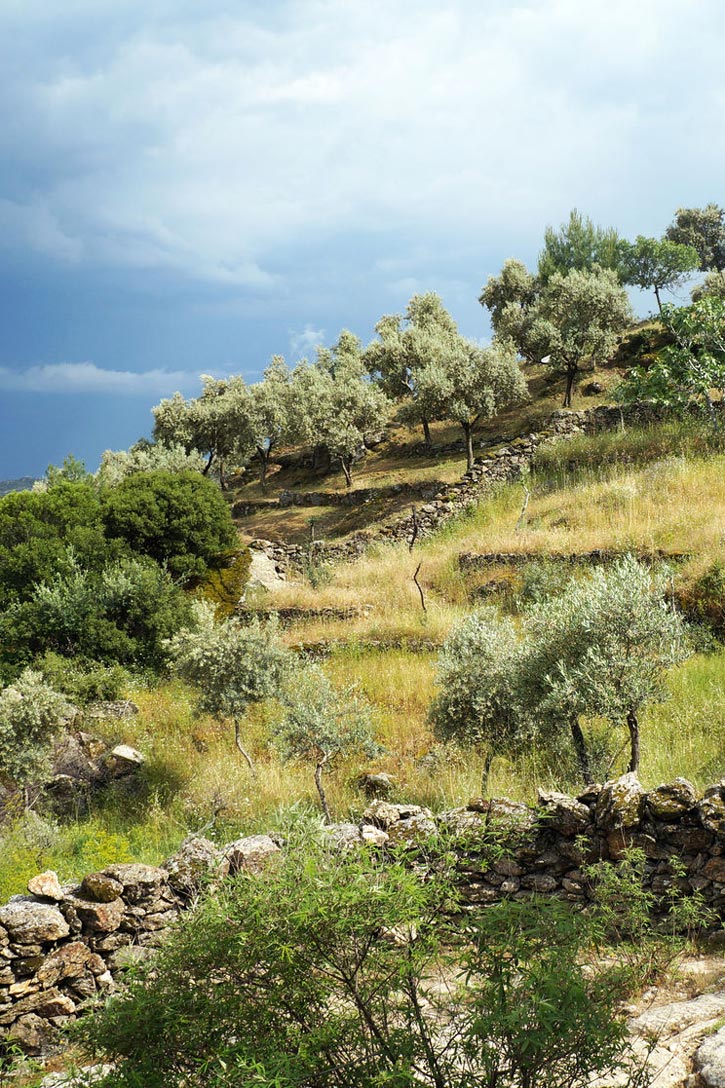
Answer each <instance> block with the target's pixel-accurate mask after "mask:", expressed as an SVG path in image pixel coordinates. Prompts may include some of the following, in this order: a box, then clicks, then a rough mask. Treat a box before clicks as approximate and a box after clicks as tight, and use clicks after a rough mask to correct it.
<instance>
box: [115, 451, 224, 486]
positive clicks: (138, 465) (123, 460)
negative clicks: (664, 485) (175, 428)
mask: <svg viewBox="0 0 725 1088" xmlns="http://www.w3.org/2000/svg"><path fill="white" fill-rule="evenodd" d="M203 469H204V458H203V457H202V455H201V453H199V452H198V451H197V450H186V449H185V448H184V446H182V445H181V444H174V445H170V446H166V445H164V444H163V443H160V442H137V443H136V444H135V445H134V446H131V448H130V449H128V450H106V451H105V452H104V454H103V455H102V457H101V464H100V467H99V469H98V472H97V473H96V480H97V481H98V483H99V484H100V485H101V487H115V486H116V484H120V482H121V481H122V480H125V479H126V477H127V476H133V475H134V474H135V473H137V472H153V471H156V470H160V471H162V472H202V471H203Z"/></svg>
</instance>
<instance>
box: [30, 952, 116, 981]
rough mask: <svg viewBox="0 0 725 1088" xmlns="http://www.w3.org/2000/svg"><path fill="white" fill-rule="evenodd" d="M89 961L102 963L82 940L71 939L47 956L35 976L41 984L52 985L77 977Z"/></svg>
mask: <svg viewBox="0 0 725 1088" xmlns="http://www.w3.org/2000/svg"><path fill="white" fill-rule="evenodd" d="M91 961H94V963H95V962H100V963H101V964H103V960H101V958H100V956H96V955H95V954H94V953H93V952H91V950H90V948H88V946H87V945H85V944H83V942H82V941H71V942H70V944H64V945H61V947H60V948H58V949H57V950H56V951H55V952H53V953H52V954H51V955H50V956H48V957H47V958H46V959H45V960H44V961H43V963H42V964H41V966H40V968H39V969H38V972H37V974H36V976H35V977H36V978H37V980H38V982H39V983H40V984H41V986H44V987H47V986H54V985H55V984H56V982H60V981H62V980H63V979H66V978H78V977H79V976H80V975H82V974H83V972H84V971H85V970H86V968H88V969H90V966H89V965H90V963H91Z"/></svg>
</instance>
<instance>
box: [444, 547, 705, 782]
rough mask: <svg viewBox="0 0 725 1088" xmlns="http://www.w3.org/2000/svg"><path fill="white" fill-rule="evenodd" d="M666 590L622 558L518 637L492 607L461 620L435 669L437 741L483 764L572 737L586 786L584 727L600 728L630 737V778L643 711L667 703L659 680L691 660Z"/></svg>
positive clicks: (534, 614)
mask: <svg viewBox="0 0 725 1088" xmlns="http://www.w3.org/2000/svg"><path fill="white" fill-rule="evenodd" d="M667 589H668V582H667V575H666V574H664V573H656V572H653V571H651V570H650V569H648V568H647V567H646V566H644V565H643V564H641V563H639V562H638V561H637V560H636V559H634V558H632V557H631V556H627V557H624V558H623V559H621V560H618V561H617V562H615V563H614V564H612V566H611V567H609V568H608V569H605V568H600V569H597V570H594V571H593V572H592V573H591V574H590V575H589V576H588V577H586V578H583V579H581V580H576V579H572V581H571V582H570V583H569V585H568V586H567V588H566V590H565V591H564V592H563V593H561V594H560V595H557V596H553V597H550V598H548V599H546V600H544V601H541V602H539V603H537V604H535V605H533V606H532V607H530V608H529V609H528V610H526V611H524V613H523V615H522V618H521V625H520V627H519V628H517V627H516V626H515V625H514V623H513V621H512V620H511V619H509V618H507V617H503V616H501V615H499V614H498V613H497V612H496V611H495V610H494V609H491V608H489V609H486V610H483V611H481V612H479V613H476V614H474V615H473V616H471V617H469V618H468V619H467V620H466V621H465V622H464V623H463V624H462V625H461V626H460V627H459V628H458V629H457V630H455V631H454V632H453V634H452V635H451V636H450V637H449V639H448V640H447V642H446V644H445V646H444V649H443V652H442V654H441V657H440V659H439V674H438V681H439V685H440V688H441V691H440V694H439V695H438V696H437V698H436V699H435V701H434V703H433V705H432V708H431V717H432V720H433V723H434V725H435V728H436V731H437V733H438V734H439V735H440V736H441V737H443V738H457V739H460V740H463V741H464V742H465V743H467V744H471V745H478V744H480V745H482V746H485V748H486V750H487V753H488V756H489V758H490V757H491V756H492V755H497V754H501V753H504V752H507V753H508V752H510V751H515V750H516V748H517V747H520V745H521V744H522V743H523V742H525V741H526V742H531V743H539V744H543V745H546V746H547V748H549V749H550V750H554V751H555V750H556V749H557V748H558V747H561V746H563V745H564V744H566V743H567V741H568V740H569V737H570V738H571V741H572V742H573V744H574V748H575V751H576V755H577V758H578V761H579V767H580V770H581V772H582V774H583V775H584V776H585V777H589V773H590V767H589V759H588V753H587V747H586V741H585V738H584V734H583V732H582V726H581V722H582V720H584V721H586V720H588V719H591V718H603V719H605V720H606V721H608V722H610V723H611V724H612V726H613V727H615V728H619V727H626V728H627V730H628V733H629V738H630V751H631V757H630V770H637V767H638V763H639V714H640V711H641V709H642V707H643V706H645V705H646V704H648V703H652V702H658V701H662V700H664V699H666V698H667V694H668V693H667V687H666V684H665V674H666V671H667V669H668V668H670V667H671V666H672V665H675V664H676V663H677V662H679V661H682V660H683V659H684V658H685V657H686V656H687V655H688V653H689V649H688V645H687V640H686V636H685V628H684V624H683V621H682V619H681V617H680V616H679V614H678V613H677V612H675V611H674V610H673V608H672V607H671V605H670V604H669V602H668V600H667Z"/></svg>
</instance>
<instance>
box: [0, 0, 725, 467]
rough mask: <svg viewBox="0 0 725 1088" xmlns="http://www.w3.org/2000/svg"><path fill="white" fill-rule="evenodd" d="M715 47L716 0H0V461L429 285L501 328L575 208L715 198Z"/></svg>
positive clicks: (292, 348) (655, 213) (660, 208)
mask: <svg viewBox="0 0 725 1088" xmlns="http://www.w3.org/2000/svg"><path fill="white" fill-rule="evenodd" d="M724 47H725V6H724V5H723V4H722V3H721V0H608V2H607V3H606V4H605V3H604V2H603V0H600V2H598V3H582V2H581V0H446V2H445V4H443V3H441V0H397V2H396V3H394V4H391V3H390V2H389V0H385V2H384V0H366V2H365V3H360V2H359V0H354V2H352V0H204V3H203V4H200V3H199V2H198V0H103V2H102V3H100V2H99V0H64V2H63V3H62V4H59V3H58V2H57V0H0V103H2V108H1V109H0V328H1V329H2V336H1V337H0V478H9V477H14V476H19V475H26V474H27V475H42V473H43V472H44V470H45V468H46V466H47V465H48V463H50V462H52V463H56V464H57V463H59V462H60V461H62V459H63V458H64V457H65V455H66V454H68V453H71V452H72V453H73V454H74V455H75V456H77V457H80V458H83V459H84V460H85V461H86V464H87V466H88V467H89V468H91V469H94V468H95V467H96V466H97V464H98V460H99V458H100V455H101V453H102V451H103V450H104V449H107V448H112V449H119V448H125V447H127V446H128V445H130V444H131V443H132V442H133V441H135V439H137V438H138V437H139V436H140V435H142V434H148V433H150V429H151V425H152V417H151V415H150V408H151V406H152V405H153V404H155V403H157V402H158V401H159V400H160V399H161V398H162V397H164V396H170V395H171V394H172V393H173V392H174V391H175V390H177V389H178V390H180V391H181V392H182V393H184V394H185V395H187V396H191V395H195V394H196V393H197V392H198V391H199V389H200V384H199V376H200V375H201V374H203V373H211V374H215V375H217V376H223V375H226V374H229V373H238V374H242V375H243V376H244V377H245V379H246V380H248V381H254V380H256V379H258V378H259V376H260V374H261V372H262V370H263V369H264V367H265V365H266V363H267V362H268V360H269V358H270V357H271V355H273V354H275V353H281V354H284V355H285V356H286V357H287V358H288V360H290V361H291V362H294V361H296V360H297V359H299V358H300V357H302V356H304V355H306V354H307V355H309V354H310V353H313V352H314V348H315V346H316V345H318V344H321V343H328V344H329V343H331V342H333V341H334V340H335V339H336V338H337V336H338V334H339V332H340V330H341V329H342V328H350V329H352V330H353V331H354V332H355V333H357V334H358V335H359V336H360V337H361V338H362V340H363V341H364V342H367V341H369V340H370V339H371V337H372V336H373V331H374V325H375V322H376V321H377V320H378V318H379V317H380V316H381V315H382V314H383V313H398V312H402V311H403V310H404V308H405V305H406V303H407V301H408V299H409V298H410V296H411V295H412V294H414V293H415V292H417V291H427V290H434V291H437V292H438V293H439V294H440V295H441V296H442V298H443V300H444V303H445V304H446V306H447V307H448V308H449V310H450V311H451V313H452V314H453V316H454V317H455V319H456V320H457V321H458V324H459V327H460V329H461V331H462V332H463V333H464V334H465V335H467V336H471V337H476V338H481V337H483V338H485V337H487V336H488V334H489V328H488V323H487V319H486V313H485V311H484V310H483V309H482V307H481V306H480V305H479V303H478V301H477V299H478V295H479V294H480V290H481V287H482V285H483V284H484V283H485V281H486V279H487V277H488V276H489V275H493V274H496V273H497V272H498V271H499V270H500V267H501V265H502V263H503V261H504V259H505V258H507V257H510V256H516V257H519V258H520V259H522V260H524V261H526V262H527V263H529V264H530V265H535V263H536V258H537V254H538V251H539V249H540V248H541V243H542V238H543V232H544V229H545V227H546V226H547V225H548V224H551V225H554V226H558V225H559V224H560V223H561V222H563V221H564V220H565V219H566V218H568V214H569V211H570V209H571V208H572V207H577V208H579V209H580V210H581V211H582V212H584V213H585V214H588V215H589V216H591V217H592V219H594V221H595V222H597V223H600V224H601V225H603V226H610V225H611V226H615V227H617V229H618V230H619V231H620V232H621V233H622V234H624V235H625V236H627V237H630V238H633V237H634V236H635V235H636V234H648V235H657V236H659V235H661V234H662V233H663V231H664V230H665V228H666V227H667V225H668V223H669V222H670V221H671V220H672V218H673V215H674V212H675V209H676V208H678V207H681V206H686V207H697V206H702V205H703V204H706V203H708V202H711V201H714V202H716V203H725V191H724V190H725V140H723V117H725V67H724V66H723V64H722V53H723V48H724ZM680 300H681V301H683V302H684V301H686V295H684V296H681V298H680ZM637 305H638V308H639V309H640V312H642V313H645V312H647V310H648V309H651V308H652V307H653V300H651V299H649V298H646V297H645V298H641V299H639V300H638V303H637Z"/></svg>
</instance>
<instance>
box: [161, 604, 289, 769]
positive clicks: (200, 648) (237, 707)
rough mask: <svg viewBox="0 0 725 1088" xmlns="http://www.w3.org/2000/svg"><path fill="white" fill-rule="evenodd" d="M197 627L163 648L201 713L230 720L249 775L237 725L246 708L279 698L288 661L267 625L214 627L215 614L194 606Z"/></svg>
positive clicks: (228, 623) (208, 607)
mask: <svg viewBox="0 0 725 1088" xmlns="http://www.w3.org/2000/svg"><path fill="white" fill-rule="evenodd" d="M195 611H196V618H197V626H196V627H195V628H193V629H189V628H187V629H184V630H182V631H179V633H178V634H177V635H175V636H174V637H173V638H172V639H170V640H169V641H168V643H167V648H168V652H169V655H170V657H171V660H172V662H173V664H174V667H175V669H176V671H177V672H178V674H179V675H180V676H182V677H183V678H184V679H185V680H188V681H189V682H190V683H192V684H193V685H194V686H195V687H196V689H197V703H198V707H199V709H200V710H202V711H204V712H206V713H208V714H212V715H214V717H217V718H231V719H232V721H233V722H234V730H235V740H236V744H237V747H238V749H239V751H240V752H241V754H242V755H243V756H244V758H245V759H246V761H247V763H248V764H249V767H250V769H253V763H252V760H251V758H250V756H249V754H248V752H247V751H246V750H245V749H244V747H243V746H242V742H241V733H240V726H241V719H242V718H243V716H244V714H245V712H246V710H247V707H248V706H249V704H250V703H257V702H261V701H262V700H264V699H269V698H273V697H276V696H278V695H279V694H280V691H281V688H282V684H283V681H284V678H285V676H286V674H287V670H288V668H289V663H290V655H289V652H288V651H287V650H285V649H284V647H283V646H282V645H281V643H280V642H279V639H278V638H277V631H276V627H275V625H274V624H272V623H268V624H266V625H262V624H260V623H258V622H257V621H255V622H253V623H250V624H242V623H240V622H239V620H238V619H236V617H231V618H230V619H227V620H224V621H223V622H222V623H217V622H216V620H215V615H214V608H213V607H212V606H211V605H209V604H207V603H206V602H198V603H197V604H196V606H195Z"/></svg>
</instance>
